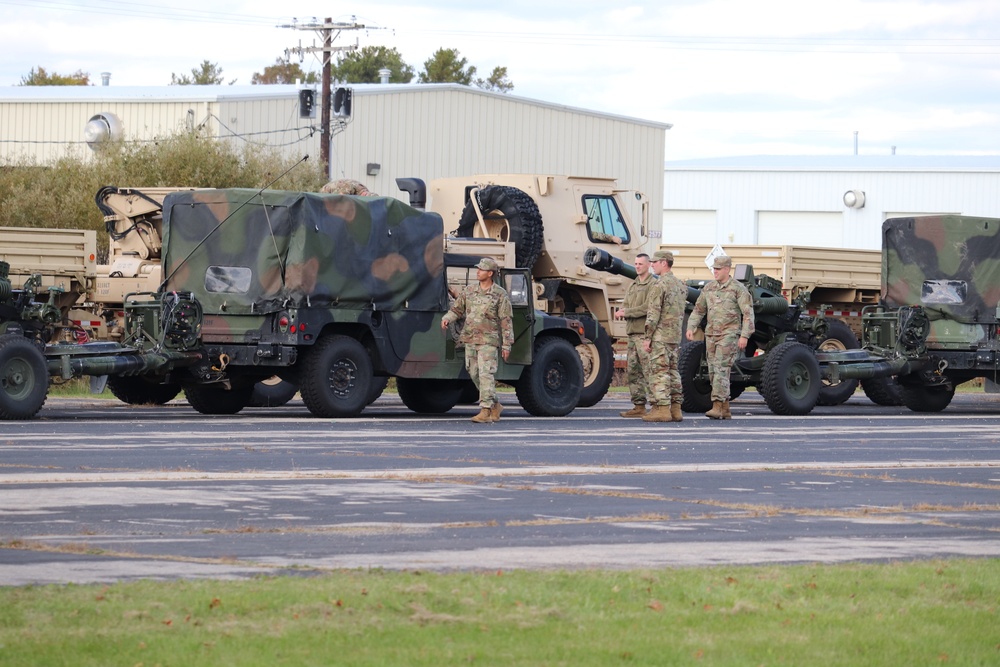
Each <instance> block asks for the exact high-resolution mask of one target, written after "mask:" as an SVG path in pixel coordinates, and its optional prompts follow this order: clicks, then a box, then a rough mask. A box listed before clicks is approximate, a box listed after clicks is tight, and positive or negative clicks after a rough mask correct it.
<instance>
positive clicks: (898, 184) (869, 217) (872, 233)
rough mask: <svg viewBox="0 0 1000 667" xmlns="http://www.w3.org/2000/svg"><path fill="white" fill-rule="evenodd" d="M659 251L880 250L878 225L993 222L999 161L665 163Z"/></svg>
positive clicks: (895, 158)
mask: <svg viewBox="0 0 1000 667" xmlns="http://www.w3.org/2000/svg"><path fill="white" fill-rule="evenodd" d="M663 209H664V210H663V241H664V242H669V243H676V244H681V243H702V244H704V243H712V244H714V243H720V244H722V245H723V246H725V245H726V244H765V245H809V246H820V247H830V248H868V249H878V248H880V247H881V243H882V240H881V230H882V221H883V220H885V219H886V218H892V217H903V216H912V215H928V214H936V213H956V214H964V215H978V216H984V217H1000V156H973V157H958V156H927V157H910V156H899V155H889V156H834V157H799V156H785V157H781V156H758V157H735V158H718V159H706V160H686V161H676V162H667V163H666V170H665V175H664V195H663Z"/></svg>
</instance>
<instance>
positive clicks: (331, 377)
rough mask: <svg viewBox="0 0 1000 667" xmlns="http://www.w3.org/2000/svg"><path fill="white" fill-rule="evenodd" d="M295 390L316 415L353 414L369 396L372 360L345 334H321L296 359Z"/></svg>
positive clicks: (373, 379) (363, 404) (365, 405)
mask: <svg viewBox="0 0 1000 667" xmlns="http://www.w3.org/2000/svg"><path fill="white" fill-rule="evenodd" d="M298 365H299V366H300V367H301V373H300V375H299V378H300V384H299V392H300V393H301V394H302V401H303V402H304V403H305V404H306V407H307V408H309V412H311V413H313V414H314V415H316V416H317V417H356V416H358V415H359V414H361V411H362V410H364V409H365V407H367V405H368V397H369V396H370V395H371V393H372V391H371V388H372V383H373V382H374V381H375V376H374V375H372V360H371V358H370V357H369V356H368V352H367V351H366V350H365V348H364V346H363V345H362V344H361V343H359V342H358V341H356V340H354V339H353V338H350V337H348V336H324V337H323V338H320V339H319V340H318V341H317V342H316V344H315V345H313V347H312V348H311V349H310V350H309V351H308V352H307V353H306V354H304V355H302V356H301V357H300V358H299V362H298Z"/></svg>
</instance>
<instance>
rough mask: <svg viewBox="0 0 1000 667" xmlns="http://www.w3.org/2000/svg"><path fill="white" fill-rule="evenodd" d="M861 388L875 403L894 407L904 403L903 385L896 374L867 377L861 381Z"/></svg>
mask: <svg viewBox="0 0 1000 667" xmlns="http://www.w3.org/2000/svg"><path fill="white" fill-rule="evenodd" d="M861 389H862V390H863V391H864V392H865V396H867V397H868V398H869V400H871V402H872V403H874V404H875V405H887V406H893V407H894V406H899V405H902V404H903V387H902V385H900V384H899V381H898V380H897V379H896V377H895V376H892V377H880V378H865V379H864V380H862V381H861Z"/></svg>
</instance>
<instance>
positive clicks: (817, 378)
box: [757, 341, 822, 415]
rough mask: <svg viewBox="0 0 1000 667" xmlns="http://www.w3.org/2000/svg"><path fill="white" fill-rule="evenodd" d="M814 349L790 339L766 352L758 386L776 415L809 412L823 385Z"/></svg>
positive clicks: (805, 413)
mask: <svg viewBox="0 0 1000 667" xmlns="http://www.w3.org/2000/svg"><path fill="white" fill-rule="evenodd" d="M821 377H822V376H821V375H820V371H819V362H818V361H816V355H815V353H814V352H813V351H812V348H810V347H808V346H806V345H803V344H802V343H799V342H796V341H788V342H786V343H782V344H781V345H779V346H777V347H776V348H774V349H773V350H771V351H770V352H768V353H767V358H766V359H765V360H764V367H763V369H761V378H760V385H758V387H757V389H758V390H759V391H760V393H761V395H762V396H763V397H764V402H765V403H767V407H769V408H770V409H771V412H773V413H774V414H776V415H807V414H809V413H810V412H812V409H813V408H814V407H816V398H817V397H818V396H819V388H820V385H821V384H822V382H821Z"/></svg>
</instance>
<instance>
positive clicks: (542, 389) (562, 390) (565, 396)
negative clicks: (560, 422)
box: [514, 337, 583, 417]
mask: <svg viewBox="0 0 1000 667" xmlns="http://www.w3.org/2000/svg"><path fill="white" fill-rule="evenodd" d="M534 352H535V353H534V357H533V360H532V363H531V365H530V366H527V367H526V368H525V369H524V372H522V373H521V377H520V379H518V381H517V383H516V384H515V385H514V390H515V392H516V393H517V401H518V403H520V404H521V407H522V408H524V409H525V410H526V411H527V412H528V413H529V414H532V415H534V416H536V417H562V416H564V415H568V414H569V413H570V412H572V411H573V408H575V407H576V406H577V404H578V403H579V402H580V391H581V390H582V389H583V365H582V364H581V363H580V355H579V354H577V353H576V349H575V348H574V347H573V345H571V344H570V343H569V341H565V340H563V339H561V338H553V337H548V338H542V339H541V340H539V341H536V343H535V351H534Z"/></svg>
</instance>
